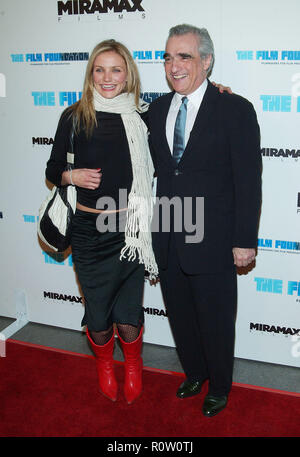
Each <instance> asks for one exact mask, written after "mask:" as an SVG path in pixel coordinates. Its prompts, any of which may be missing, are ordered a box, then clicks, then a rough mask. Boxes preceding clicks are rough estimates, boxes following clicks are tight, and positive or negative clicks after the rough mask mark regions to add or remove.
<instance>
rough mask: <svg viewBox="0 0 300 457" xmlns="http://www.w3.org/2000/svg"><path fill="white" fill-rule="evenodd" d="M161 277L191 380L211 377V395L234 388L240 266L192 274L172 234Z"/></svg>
mask: <svg viewBox="0 0 300 457" xmlns="http://www.w3.org/2000/svg"><path fill="white" fill-rule="evenodd" d="M160 282H161V288H162V293H163V297H164V300H165V303H166V308H167V312H168V317H169V322H170V325H171V329H172V332H173V337H174V340H175V344H176V348H177V352H178V356H179V359H180V362H181V364H182V367H183V369H184V372H185V374H186V376H187V379H188V380H190V381H200V382H202V381H204V380H206V379H209V393H210V394H211V395H216V396H221V395H227V394H228V393H229V391H230V389H231V384H232V371H233V359H234V339H235V318H236V307H237V278H236V270H235V268H232V269H229V270H227V271H224V272H222V273H218V274H205V275H202V274H201V275H188V274H185V273H184V272H183V270H182V268H181V267H180V262H179V259H178V255H177V251H176V244H175V239H174V236H173V235H172V234H171V239H170V245H169V258H168V267H167V269H166V270H160Z"/></svg>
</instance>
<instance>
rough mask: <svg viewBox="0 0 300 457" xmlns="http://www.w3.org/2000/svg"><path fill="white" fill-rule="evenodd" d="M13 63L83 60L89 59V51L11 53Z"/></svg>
mask: <svg viewBox="0 0 300 457" xmlns="http://www.w3.org/2000/svg"><path fill="white" fill-rule="evenodd" d="M10 57H11V61H12V62H13V63H20V62H28V63H30V64H43V63H46V64H48V63H52V62H55V63H60V62H61V63H66V62H82V61H86V60H89V53H88V52H44V53H41V52H29V53H27V54H11V55H10Z"/></svg>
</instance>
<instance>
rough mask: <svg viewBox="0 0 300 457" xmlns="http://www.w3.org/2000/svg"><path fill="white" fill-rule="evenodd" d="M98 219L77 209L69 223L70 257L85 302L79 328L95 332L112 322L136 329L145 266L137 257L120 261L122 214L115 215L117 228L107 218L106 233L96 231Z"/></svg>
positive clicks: (140, 321)
mask: <svg viewBox="0 0 300 457" xmlns="http://www.w3.org/2000/svg"><path fill="white" fill-rule="evenodd" d="M97 217H98V214H97V213H90V212H85V211H81V210H78V209H76V213H75V216H74V218H73V223H72V239H71V246H72V256H73V262H74V264H75V270H76V273H77V277H78V281H79V283H80V286H81V289H82V292H83V295H84V302H85V314H84V317H83V319H82V323H81V325H87V327H88V329H89V330H91V331H95V332H99V331H102V330H106V329H108V328H109V327H110V326H111V325H112V324H113V323H120V324H130V325H134V326H138V325H139V324H142V323H143V322H144V313H143V308H142V299H143V289H144V265H143V264H140V263H139V259H138V258H136V259H135V260H134V261H128V260H127V259H122V260H120V252H121V249H122V248H123V246H124V245H125V234H124V229H123V227H124V222H122V219H124V214H122V213H117V220H116V222H117V227H115V226H114V224H110V222H111V221H110V220H109V219H108V221H107V222H108V225H109V226H111V227H110V229H109V231H106V232H99V230H98V229H97ZM115 217H116V215H114V216H113V218H111V220H112V221H113V222H114V221H115ZM119 219H120V220H121V222H120V220H119ZM121 226H122V227H121ZM98 227H99V226H98ZM112 230H113V231H112Z"/></svg>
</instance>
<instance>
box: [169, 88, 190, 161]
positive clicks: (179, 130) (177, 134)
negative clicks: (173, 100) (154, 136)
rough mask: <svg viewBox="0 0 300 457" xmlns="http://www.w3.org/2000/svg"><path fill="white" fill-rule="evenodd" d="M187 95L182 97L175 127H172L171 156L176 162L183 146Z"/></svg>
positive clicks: (179, 157)
mask: <svg viewBox="0 0 300 457" xmlns="http://www.w3.org/2000/svg"><path fill="white" fill-rule="evenodd" d="M187 102H188V99H187V97H182V99H181V106H180V109H179V111H178V114H177V117H176V122H175V128H174V142H173V157H174V160H175V162H176V163H178V162H179V161H180V159H181V156H182V154H183V151H184V148H185V144H184V143H185V141H184V136H185V123H186V113H187V106H186V105H187Z"/></svg>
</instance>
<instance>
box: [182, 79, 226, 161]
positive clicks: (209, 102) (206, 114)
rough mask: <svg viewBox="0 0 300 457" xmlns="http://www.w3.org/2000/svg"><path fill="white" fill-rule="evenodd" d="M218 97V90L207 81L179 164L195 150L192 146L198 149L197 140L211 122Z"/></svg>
mask: <svg viewBox="0 0 300 457" xmlns="http://www.w3.org/2000/svg"><path fill="white" fill-rule="evenodd" d="M217 97H218V89H217V88H216V87H214V86H213V85H212V84H211V83H210V82H209V81H208V86H207V89H206V91H205V94H204V97H203V100H202V103H201V105H200V108H199V111H198V113H197V116H196V119H195V122H194V125H193V128H192V130H191V133H190V137H189V141H188V143H187V145H186V148H185V150H184V153H183V155H182V158H181V160H180V163H182V162H183V161H184V160H186V158H187V157H188V156H189V155H190V154H191V153H193V151H194V150H195V148H194V146H195V145H196V144H197V146H198V147H199V138H201V135H202V133H203V132H204V131H205V129H206V127H207V125H208V124H209V123H210V122H211V120H212V118H213V114H214V112H215V105H216V102H217Z"/></svg>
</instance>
